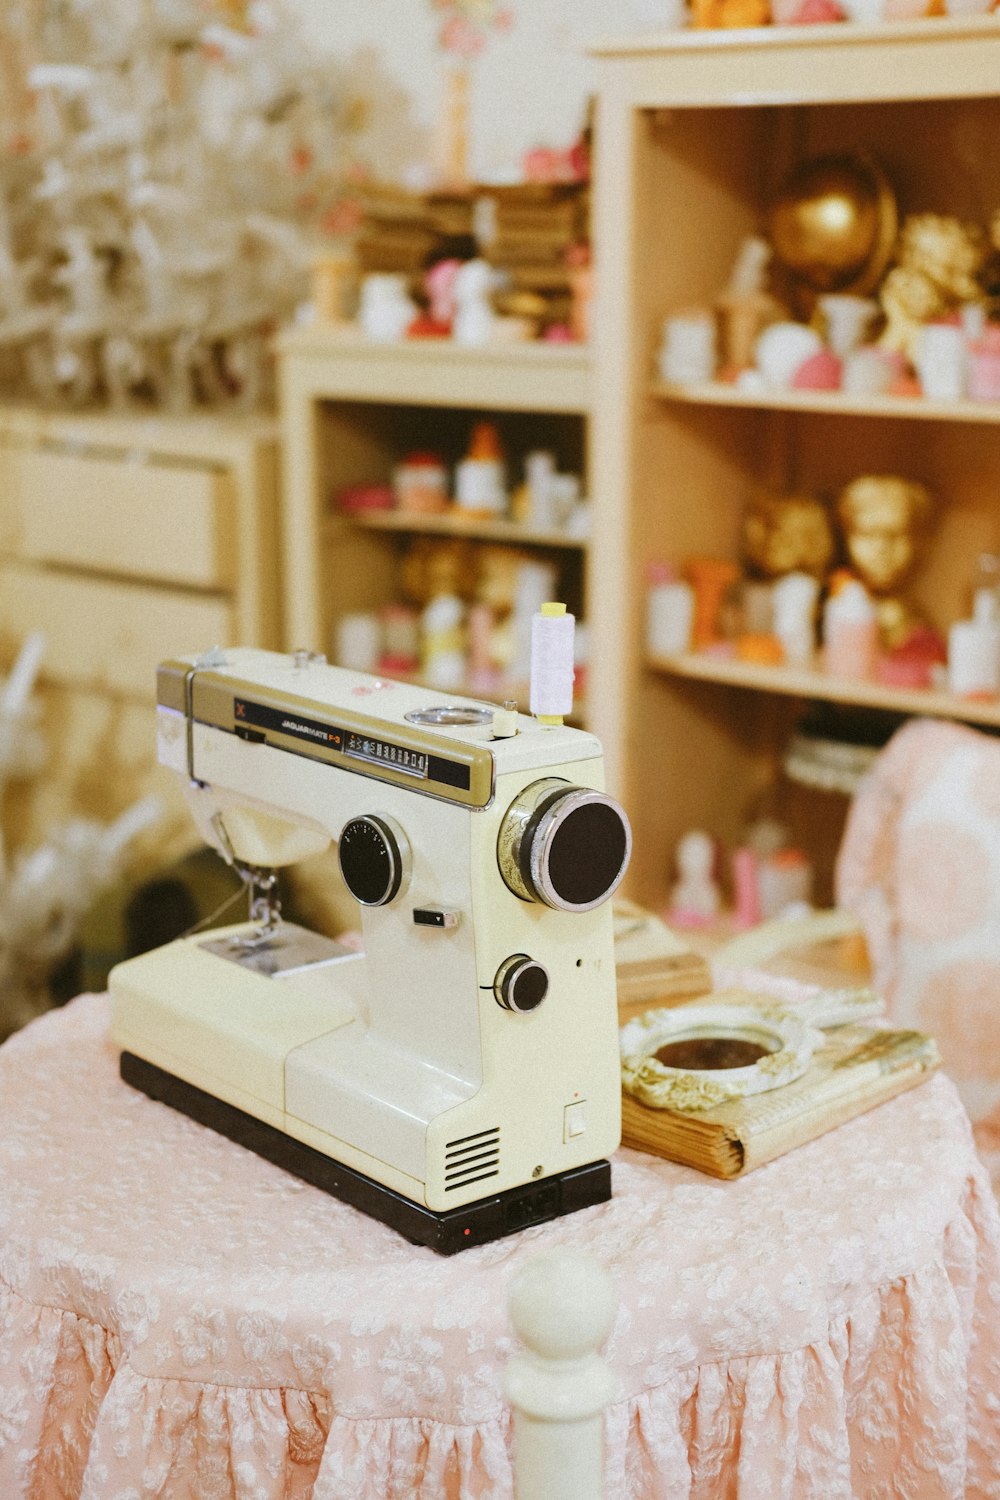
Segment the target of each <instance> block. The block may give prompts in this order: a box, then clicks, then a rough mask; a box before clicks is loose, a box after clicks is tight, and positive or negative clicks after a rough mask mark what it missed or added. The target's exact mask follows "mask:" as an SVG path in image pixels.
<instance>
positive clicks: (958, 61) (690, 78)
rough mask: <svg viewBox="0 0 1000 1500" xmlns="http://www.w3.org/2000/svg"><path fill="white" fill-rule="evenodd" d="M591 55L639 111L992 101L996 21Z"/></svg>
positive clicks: (849, 28)
mask: <svg viewBox="0 0 1000 1500" xmlns="http://www.w3.org/2000/svg"><path fill="white" fill-rule="evenodd" d="M590 50H591V51H592V52H593V53H594V54H596V56H597V57H598V58H599V59H600V73H601V74H603V75H604V78H610V77H618V76H620V77H622V78H623V79H624V81H625V85H626V88H627V89H628V91H629V93H630V95H631V98H632V99H633V100H634V101H635V103H636V104H637V105H638V106H639V107H640V108H643V109H656V108H681V107H683V106H686V105H694V106H696V107H712V106H720V107H723V108H729V107H732V106H735V107H737V108H746V107H755V106H763V107H769V106H773V105H813V104H819V105H824V104H846V103H859V104H866V103H869V102H871V101H877V102H881V103H889V102H892V101H895V100H900V101H903V100H911V99H920V100H931V99H951V98H971V97H981V98H989V97H991V96H993V95H994V94H995V93H996V79H997V72H996V68H997V51H998V50H1000V17H998V16H997V15H996V14H995V13H994V14H992V15H977V16H954V17H943V18H938V17H935V18H928V19H924V18H920V19H916V20H910V21H889V22H882V23H880V24H878V25H871V26H866V25H861V24H858V23H854V22H846V23H845V22H835V23H830V24H828V25H816V26H756V27H746V28H734V29H731V30H729V29H719V30H712V29H708V30H699V29H695V28H690V29H686V30H682V29H677V30H672V31H671V30H666V29H664V30H661V31H659V32H654V33H650V34H647V35H646V36H631V37H627V38H617V39H615V38H611V39H610V40H608V41H605V42H597V43H595V44H594V45H593V46H592V47H591V48H590ZM604 78H601V77H600V76H599V84H598V86H599V88H601V87H602V86H606V85H605V84H604Z"/></svg>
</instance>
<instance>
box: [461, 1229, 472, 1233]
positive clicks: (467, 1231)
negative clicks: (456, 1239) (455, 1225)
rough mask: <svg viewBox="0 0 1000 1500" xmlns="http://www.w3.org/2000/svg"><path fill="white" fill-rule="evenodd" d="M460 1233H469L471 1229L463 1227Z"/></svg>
mask: <svg viewBox="0 0 1000 1500" xmlns="http://www.w3.org/2000/svg"><path fill="white" fill-rule="evenodd" d="M462 1233H463V1234H471V1233H472V1230H471V1229H468V1228H466V1229H463V1230H462Z"/></svg>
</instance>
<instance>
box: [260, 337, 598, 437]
mask: <svg viewBox="0 0 1000 1500" xmlns="http://www.w3.org/2000/svg"><path fill="white" fill-rule="evenodd" d="M279 349H280V351H281V356H282V359H283V360H284V361H286V362H292V363H294V364H296V365H297V366H298V368H299V370H300V371H301V373H302V375H303V376H304V379H305V381H306V383H307V384H308V386H309V387H310V389H311V390H312V392H313V395H314V396H315V398H316V399H318V400H330V401H372V402H380V403H383V404H394V403H402V404H408V405H413V406H457V407H470V408H494V409H496V410H498V411H541V412H567V413H571V414H579V415H581V416H584V415H586V414H587V413H588V412H589V410H590V402H591V356H590V349H589V348H588V346H587V345H586V344H560V343H555V342H551V343H550V342H547V341H546V340H544V339H538V340H535V341H525V342H519V343H503V342H500V341H497V342H495V343H491V344H484V345H481V346H480V345H477V346H474V347H469V346H466V345H463V344H456V343H455V342H454V340H453V339H399V340H397V341H396V342H394V343H386V344H380V343H376V342H374V341H373V340H371V339H367V338H365V337H364V335H363V334H362V333H361V332H360V330H359V329H357V328H356V327H355V326H354V325H351V324H347V325H345V326H344V327H343V328H340V327H338V326H336V325H332V324H323V323H310V324H306V325H305V326H303V327H301V328H290V329H287V330H285V332H283V333H282V334H281V337H280V340H279Z"/></svg>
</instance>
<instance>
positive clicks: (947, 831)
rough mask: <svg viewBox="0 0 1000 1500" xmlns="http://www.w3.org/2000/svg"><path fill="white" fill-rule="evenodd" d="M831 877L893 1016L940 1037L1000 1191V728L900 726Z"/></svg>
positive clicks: (915, 722)
mask: <svg viewBox="0 0 1000 1500" xmlns="http://www.w3.org/2000/svg"><path fill="white" fill-rule="evenodd" d="M836 885H837V901H838V904H839V905H841V906H845V907H847V908H848V909H849V910H850V911H853V912H854V913H856V915H857V917H858V919H859V921H860V923H861V925H862V927H863V929H864V932H865V937H866V938H867V941H868V947H869V951H870V953H871V957H872V965H873V969H874V981H875V985H876V988H877V989H879V990H880V991H881V993H882V994H884V995H885V997H886V1000H887V1002H888V1006H889V1014H890V1016H891V1018H892V1020H893V1022H894V1023H895V1024H896V1025H897V1026H912V1027H916V1028H917V1029H918V1030H921V1031H929V1032H931V1033H932V1035H933V1036H934V1037H935V1038H936V1040H937V1043H938V1046H939V1047H940V1049H941V1057H942V1060H943V1062H944V1066H945V1067H946V1069H947V1070H948V1073H949V1075H950V1076H951V1078H952V1079H953V1080H954V1082H955V1085H956V1087H957V1088H958V1091H959V1094H960V1096H961V1098H962V1102H963V1103H964V1105H965V1107H966V1109H967V1110H968V1112H969V1116H970V1118H971V1119H972V1121H973V1126H974V1132H975V1137H976V1142H977V1145H978V1148H979V1152H980V1155H981V1156H982V1157H983V1159H984V1161H985V1162H986V1165H987V1167H988V1168H989V1170H990V1174H991V1176H992V1179H993V1184H994V1189H995V1190H996V1191H998V1192H1000V1047H998V1045H997V1040H996V1039H997V1024H998V1021H1000V739H997V738H996V737H995V736H991V735H986V734H983V733H981V732H980V731H979V730H975V729H970V728H969V727H968V726H967V725H964V724H952V723H943V722H942V723H939V722H936V721H934V720H930V719H911V720H909V721H908V722H907V723H906V724H904V725H903V727H902V728H901V729H899V730H897V732H896V733H895V734H894V735H893V737H892V739H891V740H890V741H889V744H888V745H887V746H886V748H885V749H884V750H883V751H882V753H881V754H880V755H879V756H878V758H877V759H876V761H875V764H874V766H873V768H872V770H871V772H870V773H869V775H868V776H867V777H866V778H865V780H864V781H863V782H862V784H861V786H860V787H859V789H858V792H857V794H856V796H855V799H854V802H853V804H852V806H851V810H850V814H849V816H848V820H847V825H846V828H845V831H844V838H843V842H842V843H841V846H840V851H839V854H838V857H837V871H836Z"/></svg>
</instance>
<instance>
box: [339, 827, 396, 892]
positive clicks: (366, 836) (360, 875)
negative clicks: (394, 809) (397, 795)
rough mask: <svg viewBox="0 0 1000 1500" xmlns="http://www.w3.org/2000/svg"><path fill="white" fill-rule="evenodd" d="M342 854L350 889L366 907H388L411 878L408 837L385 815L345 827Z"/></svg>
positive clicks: (344, 871)
mask: <svg viewBox="0 0 1000 1500" xmlns="http://www.w3.org/2000/svg"><path fill="white" fill-rule="evenodd" d="M339 854H340V869H341V873H342V874H343V877H344V879H345V881H346V882H347V889H348V890H349V891H350V893H351V895H352V896H353V897H354V898H355V899H356V900H357V901H360V902H361V904H362V906H387V905H388V904H389V902H390V901H392V900H394V899H395V898H396V896H398V895H399V892H400V891H401V890H402V887H403V882H404V881H405V880H406V878H407V876H408V875H409V868H410V846H409V844H408V843H407V839H406V834H405V833H404V832H403V830H402V829H401V828H400V826H399V824H398V823H397V822H396V821H395V820H394V819H393V818H389V817H386V816H384V815H381V816H376V815H375V814H374V813H366V814H365V815H364V816H363V817H360V818H352V819H351V821H350V822H349V823H347V824H345V825H344V831H343V832H342V833H341V835H340V848H339Z"/></svg>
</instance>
